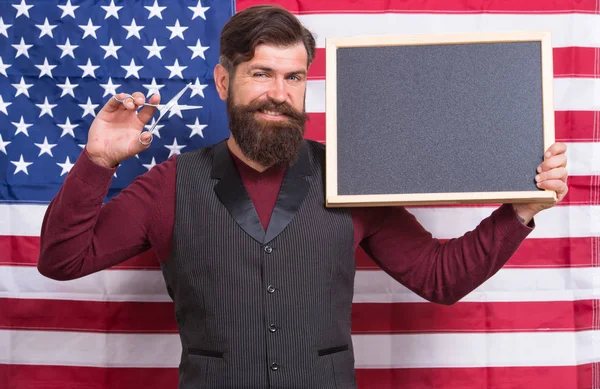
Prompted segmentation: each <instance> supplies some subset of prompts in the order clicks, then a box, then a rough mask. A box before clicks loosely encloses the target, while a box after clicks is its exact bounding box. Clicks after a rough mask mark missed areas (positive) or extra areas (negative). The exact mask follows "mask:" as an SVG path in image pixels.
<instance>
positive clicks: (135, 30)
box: [123, 19, 144, 39]
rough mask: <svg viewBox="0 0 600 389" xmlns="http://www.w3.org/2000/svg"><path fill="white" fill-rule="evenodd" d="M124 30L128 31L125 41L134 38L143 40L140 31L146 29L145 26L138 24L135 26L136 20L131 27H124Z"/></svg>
mask: <svg viewBox="0 0 600 389" xmlns="http://www.w3.org/2000/svg"><path fill="white" fill-rule="evenodd" d="M123 28H124V29H126V30H127V36H126V37H125V39H129V38H130V37H132V36H134V37H136V38H138V39H142V38H141V37H140V31H141V30H142V28H144V26H138V25H137V24H135V19H133V20H132V21H131V25H129V26H123Z"/></svg>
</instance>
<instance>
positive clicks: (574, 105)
mask: <svg viewBox="0 0 600 389" xmlns="http://www.w3.org/2000/svg"><path fill="white" fill-rule="evenodd" d="M598 23H600V19H599V20H598ZM554 109H555V110H557V111H600V78H555V79H554Z"/></svg>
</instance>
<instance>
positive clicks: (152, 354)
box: [0, 330, 600, 368]
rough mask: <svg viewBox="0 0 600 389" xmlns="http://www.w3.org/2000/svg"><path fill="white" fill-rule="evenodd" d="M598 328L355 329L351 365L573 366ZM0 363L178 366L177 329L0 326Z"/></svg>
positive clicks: (590, 350) (585, 355)
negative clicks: (516, 330)
mask: <svg viewBox="0 0 600 389" xmlns="http://www.w3.org/2000/svg"><path fill="white" fill-rule="evenodd" d="M599 339H600V332H598V331H583V332H549V333H543V332H533V333H491V334H479V333H475V334H471V333H469V334H418V335H353V336H352V340H353V344H354V350H355V358H356V368H406V367H414V368H417V367H429V368H431V367H492V366H572V365H579V364H585V363H590V362H597V361H600V354H599V353H597V352H595V351H598V340H599ZM0 344H3V345H11V347H0V363H2V364H24V365H34V364H35V365H66V366H98V367H168V368H175V367H177V366H178V363H179V358H180V355H181V345H180V342H179V336H178V335H177V334H98V333H85V332H53V331H20V330H1V331H0Z"/></svg>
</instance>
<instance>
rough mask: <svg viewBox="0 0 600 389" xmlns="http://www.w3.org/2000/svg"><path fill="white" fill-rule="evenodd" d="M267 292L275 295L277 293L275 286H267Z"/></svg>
mask: <svg viewBox="0 0 600 389" xmlns="http://www.w3.org/2000/svg"><path fill="white" fill-rule="evenodd" d="M267 292H269V293H274V292H275V287H274V286H273V285H269V286H267Z"/></svg>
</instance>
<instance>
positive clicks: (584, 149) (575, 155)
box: [567, 142, 600, 221]
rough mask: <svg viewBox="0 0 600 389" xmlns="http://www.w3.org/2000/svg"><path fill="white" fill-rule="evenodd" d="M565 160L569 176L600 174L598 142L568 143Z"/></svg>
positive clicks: (599, 146) (599, 145) (599, 147)
mask: <svg viewBox="0 0 600 389" xmlns="http://www.w3.org/2000/svg"><path fill="white" fill-rule="evenodd" d="M567 161H568V162H567V170H568V172H569V175H571V176H596V175H600V142H581V143H580V142H574V143H568V144H567ZM599 221H600V220H599Z"/></svg>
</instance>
